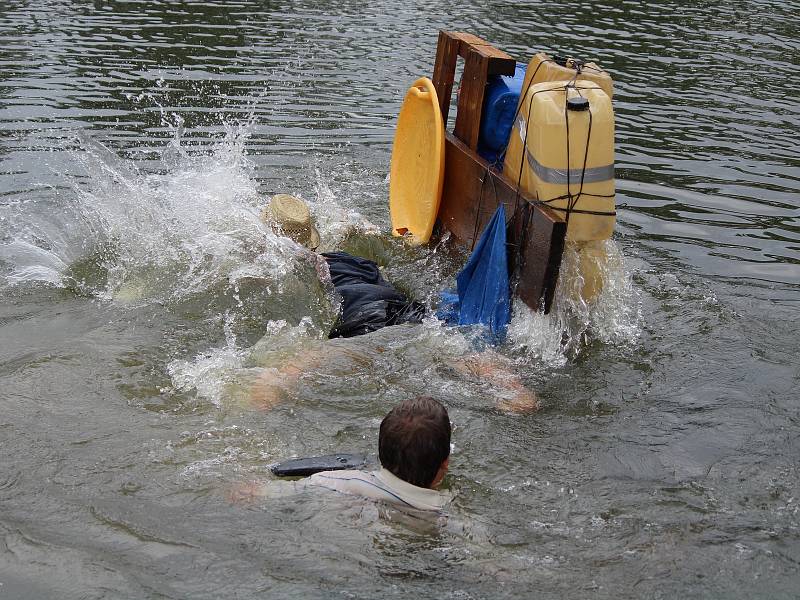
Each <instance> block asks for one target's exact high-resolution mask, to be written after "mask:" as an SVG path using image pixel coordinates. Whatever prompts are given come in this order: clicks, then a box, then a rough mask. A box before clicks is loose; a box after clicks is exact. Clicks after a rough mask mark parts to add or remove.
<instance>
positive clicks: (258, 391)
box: [251, 194, 538, 412]
mask: <svg viewBox="0 0 800 600" xmlns="http://www.w3.org/2000/svg"><path fill="white" fill-rule="evenodd" d="M261 218H262V220H263V221H264V222H265V223H267V224H268V225H269V226H270V227H271V228H272V230H273V231H274V232H275V233H277V234H278V235H282V236H285V237H288V238H289V239H291V240H293V241H294V242H296V243H298V244H300V245H301V246H304V247H305V248H307V249H308V250H310V251H312V252H314V255H315V257H321V259H322V260H324V265H325V267H324V270H327V272H328V273H324V272H323V271H324V270H323V269H321V268H320V267H321V266H322V265H320V264H319V262H317V272H318V274H319V276H320V279H321V280H323V281H326V280H328V279H329V280H330V282H331V284H332V286H333V290H334V292H335V294H336V295H337V296H338V297H340V298H341V302H342V304H341V310H340V313H339V317H338V318H337V321H336V323H335V324H334V326H333V328H332V329H331V331H330V333H329V335H328V337H329V338H340V337H341V338H349V337H354V336H359V335H364V334H368V333H372V332H375V331H378V330H379V329H383V328H385V327H390V326H394V325H402V324H413V323H421V322H422V320H423V318H424V317H425V312H426V311H425V306H424V305H423V304H422V303H420V302H417V301H414V300H412V299H409V298H408V297H407V296H406V295H405V294H403V293H402V292H400V291H398V290H397V289H396V288H395V287H394V286H392V285H391V284H390V283H389V282H388V281H386V280H385V279H384V278H383V276H382V275H381V273H380V269H379V267H378V265H377V264H376V263H375V262H374V261H371V260H368V259H366V258H360V257H357V256H353V255H351V254H348V253H346V252H324V253H321V254H316V252H315V251H316V249H317V248H318V247H319V246H320V243H321V238H320V235H319V231H317V229H316V227H314V224H313V222H312V220H311V211H310V210H309V208H308V205H307V204H306V203H305V202H304V201H303V200H301V199H300V198H297V197H296V196H291V195H289V194H278V195H276V196H273V197H272V199H271V201H270V203H269V205H268V206H267V207H266V208H265V209H264V211H262V216H261ZM317 260H319V259H317ZM333 351H334V349H333V348H331V347H330V346H328V347H322V348H319V349H317V350H314V351H306V352H304V353H303V354H302V356H301V357H299V360H295V361H291V362H287V363H285V364H283V365H281V366H280V367H279V368H278V369H268V370H265V371H264V373H263V374H262V375H261V377H260V378H259V380H258V382H257V383H256V384H255V385H254V386H253V388H252V390H251V402H252V403H253V404H255V405H257V406H259V407H262V408H269V407H271V406H272V405H274V404H275V403H276V402H277V400H278V396H279V390H280V388H281V387H283V388H285V387H287V386H293V385H294V384H295V383H296V382H297V381H298V379H299V378H300V376H301V375H302V374H303V373H304V372H307V371H309V370H312V369H316V368H319V367H320V366H321V365H322V364H323V363H324V362H326V361H327V360H329V359H330V355H331V352H333ZM502 362H503V360H502V358H501V357H500V356H499V355H498V354H496V353H494V352H492V351H484V352H481V353H478V354H475V355H472V356H467V357H462V358H460V359H457V360H451V361H448V365H449V366H450V367H452V368H454V369H455V370H456V371H458V372H460V373H462V374H464V375H471V376H474V377H476V378H479V379H480V380H481V381H483V382H485V383H489V384H491V385H493V386H494V388H495V389H497V390H498V391H501V392H503V393H504V394H505V397H503V398H500V399H499V401H498V406H499V407H500V408H502V409H504V410H509V411H513V412H527V411H532V410H536V409H537V408H538V399H537V397H536V394H535V393H534V392H532V391H531V390H529V389H528V388H526V387H525V386H524V385H523V383H522V382H521V380H520V378H519V376H518V375H517V374H515V373H513V372H512V371H511V370H510V369H508V368H507V367H506V366H504V365H503V364H502ZM298 363H299V364H298Z"/></svg>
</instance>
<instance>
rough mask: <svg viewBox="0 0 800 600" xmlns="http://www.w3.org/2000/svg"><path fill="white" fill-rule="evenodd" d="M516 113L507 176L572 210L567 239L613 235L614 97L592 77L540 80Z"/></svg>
mask: <svg viewBox="0 0 800 600" xmlns="http://www.w3.org/2000/svg"><path fill="white" fill-rule="evenodd" d="M518 112H519V114H518V115H517V120H516V122H515V123H514V127H513V129H512V131H511V139H510V140H509V143H508V149H507V151H506V158H505V166H504V174H505V175H506V177H508V178H509V179H510V180H511V181H512V183H514V184H518V185H519V186H520V189H522V190H524V191H525V192H526V193H527V194H528V195H529V196H532V197H533V198H536V199H538V200H540V201H542V202H544V203H546V204H547V205H548V206H550V207H551V208H554V209H556V210H559V211H561V212H562V214H567V213H568V217H567V219H568V225H567V239H568V240H571V241H579V242H581V241H589V240H603V239H607V238H609V237H611V235H612V233H613V232H614V224H615V222H616V212H615V204H614V110H613V108H612V106H611V98H609V96H608V94H606V92H605V91H604V90H603V89H602V88H601V87H600V86H598V85H597V84H595V83H592V82H588V81H577V82H571V81H558V82H546V83H537V84H533V85H531V87H530V89H529V90H528V93H527V95H526V96H525V97H524V98H523V99H522V105H521V106H520V109H519V111H518Z"/></svg>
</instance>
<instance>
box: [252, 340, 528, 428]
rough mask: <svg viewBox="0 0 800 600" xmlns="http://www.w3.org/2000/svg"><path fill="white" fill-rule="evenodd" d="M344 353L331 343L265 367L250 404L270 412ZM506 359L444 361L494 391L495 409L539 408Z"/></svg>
mask: <svg viewBox="0 0 800 600" xmlns="http://www.w3.org/2000/svg"><path fill="white" fill-rule="evenodd" d="M346 352H347V350H346V349H344V348H342V347H341V346H337V345H335V344H332V343H327V344H322V345H321V346H319V347H316V348H311V349H307V350H305V351H302V352H300V353H299V354H297V355H296V356H294V357H292V358H291V359H290V360H288V361H286V362H284V363H283V364H281V365H280V366H278V367H271V368H270V367H268V368H265V369H264V371H263V372H262V373H261V374H260V375H259V376H258V378H257V379H256V381H255V382H254V383H253V385H252V387H251V388H250V403H251V404H252V405H253V406H254V407H255V408H258V409H261V410H269V409H270V408H272V407H273V406H275V405H276V404H278V403H279V402H280V400H281V397H282V396H283V395H285V394H286V393H287V392H289V391H290V390H292V389H293V388H294V387H295V386H296V385H297V383H298V381H299V380H300V378H301V377H302V376H303V375H304V374H305V373H309V372H311V371H315V370H318V369H320V368H321V367H322V366H323V365H324V364H325V363H327V362H329V361H330V360H333V359H335V358H337V357H341V355H342V354H344V353H346ZM505 362H506V360H505V359H504V358H503V357H502V356H501V355H499V354H497V353H496V352H493V351H491V350H489V351H485V352H482V353H478V354H473V355H470V356H465V357H461V358H457V359H451V360H448V361H447V364H448V365H450V366H451V367H453V368H454V369H455V370H456V371H457V372H458V373H460V374H462V375H465V376H467V377H473V378H475V379H478V380H480V381H481V382H483V383H485V384H488V385H490V386H491V387H492V388H493V389H495V390H497V394H496V404H497V407H498V408H499V409H501V410H503V411H506V412H512V413H526V412H533V411H536V410H538V409H539V399H538V397H537V395H536V392H534V391H533V390H530V389H528V388H527V387H525V385H524V384H523V383H522V380H521V379H520V377H519V375H518V374H516V373H515V372H514V371H513V370H512V369H511V368H510V367H509V366H508V365H506V364H504V363H505Z"/></svg>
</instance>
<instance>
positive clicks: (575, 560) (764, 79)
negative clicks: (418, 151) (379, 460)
mask: <svg viewBox="0 0 800 600" xmlns="http://www.w3.org/2000/svg"><path fill="white" fill-rule="evenodd" d="M796 8H797V7H796V6H794V5H792V3H779V2H776V1H774V0H758V1H756V2H741V1H734V2H729V3H727V4H725V5H724V6H723V5H719V6H717V5H715V6H709V5H704V4H691V5H688V4H687V3H682V2H674V1H672V2H667V3H666V4H665V3H652V2H650V3H648V2H645V3H642V2H632V1H630V2H628V1H624V2H611V3H588V2H578V3H577V4H576V3H574V2H573V3H564V2H560V1H549V2H544V3H536V4H534V3H498V2H489V3H484V4H483V5H481V6H472V7H465V6H462V5H461V4H456V3H452V2H445V3H442V4H440V5H436V6H432V5H425V6H422V5H420V6H416V5H407V4H402V3H401V4H399V5H395V4H392V5H389V4H387V3H381V2H378V3H369V4H368V5H364V3H341V2H339V3H336V4H334V3H329V2H322V3H320V2H316V3H308V2H300V3H297V2H293V3H285V2H274V1H256V0H236V1H230V2H210V1H204V2H192V3H176V2H173V3H142V2H133V1H130V2H128V1H122V0H114V1H110V0H109V1H106V0H98V1H96V2H93V3H88V2H75V1H73V0H67V1H61V0H59V1H56V0H37V1H33V2H31V1H27V0H9V1H7V2H4V3H3V5H2V7H0V66H2V68H0V128H2V130H3V132H4V135H3V137H2V140H1V141H0V289H2V301H0V378H2V379H1V381H0V446H1V447H2V449H3V459H2V461H0V466H1V467H2V468H0V536H2V538H1V539H2V542H3V543H2V544H0V590H2V593H0V596H3V594H8V595H10V597H43V598H44V597H61V598H78V597H86V596H87V595H89V596H91V597H104V596H108V597H131V598H163V597H166V598H183V597H192V598H203V597H209V598H212V597H213V598H217V597H220V596H223V595H225V596H236V597H256V596H264V595H269V596H275V597H302V598H307V597H330V595H331V594H339V593H341V594H343V595H348V596H354V597H383V596H388V595H394V594H397V593H400V594H405V595H410V594H423V595H425V594H427V593H428V590H429V589H430V587H431V586H432V585H435V586H436V588H437V589H438V590H440V593H441V594H443V595H445V596H448V595H449V596H454V597H465V598H473V597H487V598H488V597H491V598H497V597H520V596H522V595H530V590H532V589H535V590H537V592H538V593H539V595H541V596H543V597H573V596H581V597H583V596H597V597H604V598H605V597H629V596H635V597H654V598H656V597H698V598H699V597H703V598H705V597H726V598H731V597H743V598H745V597H753V596H758V597H770V598H791V597H793V596H794V595H795V588H796V583H795V582H796V579H797V565H798V562H799V561H800V554H799V553H798V548H800V546H799V545H798V538H797V532H798V531H799V530H800V510H799V509H798V501H797V499H798V498H799V497H800V483H799V481H800V473H798V466H797V460H796V456H797V455H798V452H800V447H798V444H799V443H800V436H798V425H799V424H800V412H798V407H797V403H796V401H795V397H796V389H797V388H798V385H800V373H798V370H797V367H796V363H797V361H796V356H795V355H796V348H797V341H796V340H797V335H798V333H799V332H798V327H797V323H798V321H797V315H796V312H797V301H798V282H800V270H799V269H800V267H799V266H798V265H800V244H799V243H798V242H800V237H799V234H800V203H798V200H797V198H798V197H800V195H799V192H800V169H799V168H798V167H800V160H799V159H798V154H797V151H796V143H797V139H796V137H797V136H796V131H798V130H800V113H799V112H798V106H797V103H796V101H795V96H796V92H797V91H798V90H797V84H796V81H795V79H794V71H795V70H796V66H797V60H796V58H797V55H798V52H800V45H799V44H798V41H797V40H798V25H797V24H798V20H797V18H796ZM440 28H447V29H463V30H468V31H472V32H474V33H476V34H478V35H481V36H483V37H485V38H487V39H489V40H492V41H493V42H495V43H496V44H497V45H498V46H499V47H501V48H503V49H505V50H507V51H509V52H510V53H512V54H513V55H514V56H516V57H517V58H520V59H526V58H527V57H529V56H530V55H532V54H533V53H534V52H535V51H539V50H545V51H549V52H551V53H554V54H576V55H579V56H583V57H585V58H592V59H596V60H597V61H598V62H599V63H600V64H601V65H602V66H603V67H604V68H606V69H607V70H608V71H609V72H610V73H612V75H613V76H614V78H615V89H616V95H615V110H616V121H617V148H616V150H617V175H618V180H617V184H618V201H619V202H620V204H621V207H620V211H619V217H618V228H617V233H616V235H615V238H614V239H613V240H612V241H609V242H608V243H607V244H605V246H604V248H603V252H604V255H605V256H606V257H607V259H606V262H605V265H606V269H607V274H606V276H605V282H606V283H605V286H604V289H603V291H602V293H601V295H600V297H599V298H598V299H597V301H596V302H592V303H588V304H587V303H585V302H582V301H580V299H579V297H578V295H577V294H576V293H575V290H576V288H578V287H580V286H581V285H582V282H581V281H580V279H579V276H578V275H579V273H580V272H581V270H580V268H579V264H578V255H577V254H576V253H574V252H573V251H572V249H571V248H568V249H567V251H566V253H565V262H564V265H563V268H562V274H563V277H562V279H561V281H560V284H559V288H558V291H557V303H556V310H554V311H553V313H552V314H550V315H547V316H545V315H541V314H536V313H530V312H529V311H527V310H526V309H524V307H520V306H517V307H516V309H515V315H514V321H513V322H512V325H511V327H510V330H509V338H508V341H507V342H506V344H504V345H503V346H501V347H500V348H499V349H498V352H499V359H500V360H501V362H502V364H503V365H504V366H505V367H507V368H508V369H511V370H513V371H514V372H515V373H517V374H518V375H519V376H520V377H521V378H522V380H523V381H524V383H525V384H526V385H528V386H529V387H531V388H533V389H535V390H536V392H537V394H538V395H539V397H540V399H541V400H542V404H543V409H542V410H541V411H540V412H539V413H537V414H536V415H515V414H508V413H505V412H503V411H502V410H499V409H498V407H497V405H496V401H497V399H498V396H499V395H500V394H499V390H498V389H497V387H496V386H493V385H492V384H491V383H490V382H487V381H485V380H483V379H481V378H479V377H473V376H470V375H469V374H465V373H463V372H460V371H459V370H458V369H455V368H453V366H452V364H453V362H454V361H457V360H458V359H459V357H462V356H464V355H466V354H470V353H472V352H474V351H475V339H474V337H473V336H472V334H471V333H470V332H469V331H458V330H453V329H449V328H446V327H444V326H442V325H441V324H440V323H438V322H437V321H436V320H435V319H429V320H427V321H426V322H425V323H423V324H422V325H420V326H413V327H398V328H391V329H387V330H383V331H381V332H378V333H376V334H374V335H370V336H366V337H364V338H356V339H354V340H339V341H327V340H325V336H326V332H327V329H328V328H329V327H330V325H331V323H332V321H333V319H334V318H335V301H334V300H333V299H332V298H330V297H329V295H328V293H327V291H326V286H325V284H324V281H320V279H319V277H318V274H317V272H316V270H315V268H314V266H313V262H310V261H309V260H308V257H307V256H305V255H303V254H302V253H298V248H297V247H296V246H294V245H293V244H291V243H290V242H287V241H286V240H282V239H280V238H277V237H276V236H274V235H273V234H272V233H271V231H269V229H268V228H266V227H264V225H263V224H262V223H261V222H260V221H259V219H258V213H259V210H260V208H261V207H262V206H263V203H264V202H265V199H266V197H267V196H268V195H269V194H271V193H277V192H290V193H295V194H299V195H300V196H302V197H303V198H305V199H306V200H308V201H309V203H310V204H311V206H312V210H313V212H314V215H315V218H316V220H317V225H318V227H319V228H320V229H321V231H322V233H323V237H324V238H325V239H326V241H327V242H326V243H328V244H329V245H330V246H331V247H341V248H344V249H346V250H349V251H351V252H355V253H357V254H360V255H363V256H367V257H369V258H372V259H373V260H375V261H376V262H378V263H379V264H380V265H381V266H382V267H383V269H384V271H385V274H386V276H387V278H388V279H390V280H391V281H392V282H393V283H395V284H396V285H397V286H398V287H400V288H401V289H403V290H405V291H407V292H408V293H410V294H411V295H413V296H415V297H417V298H420V299H422V300H423V301H425V302H426V303H427V304H428V305H431V306H432V305H433V304H434V303H435V298H436V295H437V293H438V291H439V290H441V289H442V288H444V287H447V286H450V285H452V281H453V277H454V274H455V272H456V271H457V270H458V268H459V266H460V265H461V264H462V263H463V261H464V259H465V255H464V254H463V252H462V251H460V250H458V249H455V248H453V247H451V246H450V245H449V244H446V243H445V244H441V245H439V246H437V247H436V248H433V249H429V248H405V247H403V245H402V244H401V243H399V242H398V241H397V240H394V239H392V238H390V237H388V236H386V235H384V234H383V233H382V232H383V231H385V230H386V229H387V220H388V216H387V210H386V197H387V179H386V177H387V172H388V162H389V156H390V151H391V140H392V135H393V125H394V120H395V118H396V115H397V112H398V109H399V104H400V100H401V98H402V96H403V93H404V91H405V88H406V86H407V85H409V83H410V82H411V81H413V80H414V79H415V78H416V77H417V76H419V75H421V74H429V73H430V71H431V68H432V63H433V58H434V50H435V48H434V46H435V42H436V36H437V32H438V29H440ZM328 347H332V348H334V351H333V354H331V355H330V356H331V357H330V359H329V360H326V361H325V362H324V364H321V365H320V366H319V367H317V368H312V369H308V370H307V372H306V373H305V374H304V375H303V376H302V377H301V378H300V380H299V382H298V384H297V385H295V386H284V387H283V388H281V390H280V395H279V401H278V402H277V403H275V405H274V406H273V407H272V408H271V409H270V410H268V411H260V410H255V409H254V408H253V407H252V406H251V405H250V404H249V403H248V401H247V397H248V392H247V390H248V387H247V386H248V385H249V382H250V381H252V378H253V377H256V376H257V375H258V374H259V373H261V372H262V367H263V366H264V365H266V366H267V367H268V368H272V369H276V370H277V369H278V368H279V366H280V365H281V364H283V363H284V362H285V361H292V360H294V361H296V362H299V363H302V361H303V358H302V357H303V356H304V352H306V351H308V350H314V349H316V348H328ZM421 393H427V394H433V395H435V396H437V397H439V398H441V399H442V401H443V402H444V403H445V404H446V405H447V407H448V410H449V412H450V415H451V419H452V421H453V424H454V437H453V442H454V448H453V458H452V467H451V472H450V475H449V476H448V477H447V479H446V481H445V486H446V487H447V488H448V489H449V490H450V491H452V492H453V494H454V501H453V503H452V505H451V507H450V510H449V513H448V516H447V518H446V520H444V521H443V522H438V521H437V522H433V523H432V522H428V521H424V520H422V521H421V520H419V519H416V518H415V517H413V516H409V515H405V514H402V513H397V512H396V511H393V510H390V509H387V508H386V507H381V506H375V505H369V504H364V503H363V502H361V501H359V500H357V499H352V498H346V497H339V496H330V495H317V494H313V493H311V494H309V493H305V494H300V495H293V496H290V497H280V498H275V499H271V500H270V501H269V502H265V503H256V504H253V505H231V504H229V503H228V502H226V500H225V498H224V496H225V490H226V489H228V488H229V487H230V486H231V485H233V484H234V483H236V482H238V481H240V480H241V479H243V478H244V479H257V478H268V477H269V476H270V475H269V472H268V465H269V464H270V463H272V462H274V461H276V460H279V459H281V458H285V457H288V456H300V455H314V454H326V453H330V452H335V451H338V450H347V451H355V452H366V453H374V452H375V448H376V446H377V426H378V424H379V422H380V419H381V418H382V417H383V415H384V414H385V413H386V412H387V411H388V410H389V408H390V407H391V406H393V405H394V404H395V403H396V402H398V401H400V400H402V399H404V398H407V397H409V396H412V395H416V394H421Z"/></svg>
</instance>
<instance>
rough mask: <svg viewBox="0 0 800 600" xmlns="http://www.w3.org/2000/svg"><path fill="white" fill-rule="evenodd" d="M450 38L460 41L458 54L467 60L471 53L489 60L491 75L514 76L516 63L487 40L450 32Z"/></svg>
mask: <svg viewBox="0 0 800 600" xmlns="http://www.w3.org/2000/svg"><path fill="white" fill-rule="evenodd" d="M449 35H450V37H452V38H456V39H458V40H459V42H460V43H459V46H458V54H459V56H460V57H461V58H464V59H466V58H467V55H468V54H469V52H470V51H472V52H477V53H478V54H480V55H481V56H483V57H485V58H487V59H488V60H489V68H488V73H489V75H513V74H514V70H515V69H516V61H515V60H514V59H513V58H511V56H510V55H508V54H506V53H505V52H503V51H502V50H498V49H497V48H495V47H494V46H492V45H491V44H490V43H489V42H487V41H486V40H484V39H482V38H479V37H478V36H476V35H472V34H471V33H464V32H463V31H455V32H449Z"/></svg>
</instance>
